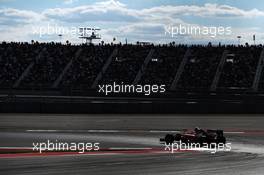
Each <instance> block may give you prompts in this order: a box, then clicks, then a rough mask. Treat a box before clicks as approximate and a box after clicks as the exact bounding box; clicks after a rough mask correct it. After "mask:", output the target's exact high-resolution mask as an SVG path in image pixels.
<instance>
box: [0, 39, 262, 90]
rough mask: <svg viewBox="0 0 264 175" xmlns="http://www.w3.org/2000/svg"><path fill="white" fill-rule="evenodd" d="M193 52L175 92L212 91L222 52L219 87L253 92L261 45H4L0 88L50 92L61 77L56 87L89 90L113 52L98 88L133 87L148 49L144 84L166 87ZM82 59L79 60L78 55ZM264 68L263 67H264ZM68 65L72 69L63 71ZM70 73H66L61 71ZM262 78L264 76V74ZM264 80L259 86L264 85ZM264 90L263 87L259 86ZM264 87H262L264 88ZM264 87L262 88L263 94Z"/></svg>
mask: <svg viewBox="0 0 264 175" xmlns="http://www.w3.org/2000/svg"><path fill="white" fill-rule="evenodd" d="M188 48H189V50H190V55H189V56H188V58H187V62H186V64H185V66H184V70H183V72H182V74H181V77H180V79H179V81H178V83H177V89H187V90H188V89H200V88H201V89H209V88H210V85H211V84H212V82H213V79H214V77H215V75H216V70H217V68H218V66H219V63H220V60H221V58H222V55H223V53H224V51H225V50H226V51H227V57H226V59H225V62H224V64H223V67H222V69H221V74H220V79H219V82H218V87H221V88H222V87H224V88H230V87H238V88H250V87H251V86H252V83H253V80H254V76H255V74H256V70H257V65H258V62H259V58H260V54H261V52H262V50H263V47H262V46H249V45H245V46H232V45H231V46H220V45H219V46H212V45H208V46H201V45H193V46H186V45H175V44H174V45H158V46H154V45H140V44H137V45H129V44H125V45H108V44H100V45H76V46H75V45H71V44H69V43H67V44H65V45H63V44H60V43H38V42H32V43H30V44H29V43H12V42H11V43H6V42H2V43H0V70H1V72H0V88H2V89H3V88H13V87H14V84H16V82H17V81H18V79H19V78H21V76H22V75H23V72H25V70H27V68H29V66H30V65H31V66H32V67H31V68H30V69H28V70H29V71H28V72H27V73H26V74H25V75H24V77H22V78H21V82H20V83H19V86H18V87H16V88H24V89H27V88H28V89H46V88H51V87H52V85H53V84H54V82H55V81H56V80H58V77H60V75H63V76H61V81H60V83H59V84H58V88H64V87H70V88H74V89H89V88H91V85H92V83H93V82H94V80H95V78H96V77H97V75H98V74H99V73H100V71H102V67H103V66H104V65H105V63H106V60H107V59H108V58H111V57H109V56H110V55H111V54H112V53H113V50H114V49H116V50H117V54H116V55H114V56H113V57H112V60H110V61H111V63H110V65H109V66H108V67H107V69H106V71H105V72H104V74H103V76H102V79H101V80H100V82H99V84H110V83H113V82H116V83H121V82H123V83H124V84H132V83H133V81H134V80H135V77H136V75H137V73H138V72H139V70H140V69H141V68H142V64H143V63H144V60H145V59H146V57H147V55H148V54H149V53H150V50H151V49H153V50H154V52H153V55H152V57H151V59H150V61H149V63H148V64H147V65H146V67H145V69H144V71H143V74H142V77H141V79H140V80H139V83H140V84H160V85H161V84H165V85H166V87H167V88H168V87H169V86H170V85H171V83H172V81H173V80H174V78H175V75H176V73H177V71H178V68H179V65H180V64H181V62H182V60H183V58H184V55H185V53H186V51H187V49H188ZM79 50H81V51H80V54H79V55H77V53H78V51H79ZM263 64H264V63H263ZM67 65H69V66H68V69H65V68H66V67H67ZM64 69H65V70H66V71H65V72H64V71H63V70H64ZM262 74H263V73H262ZM263 79H264V78H263V75H262V78H261V80H262V81H261V82H262V83H261V85H263V84H264V83H263V82H264V81H263ZM261 87H262V86H261ZM263 87H264V86H263ZM263 87H262V89H263Z"/></svg>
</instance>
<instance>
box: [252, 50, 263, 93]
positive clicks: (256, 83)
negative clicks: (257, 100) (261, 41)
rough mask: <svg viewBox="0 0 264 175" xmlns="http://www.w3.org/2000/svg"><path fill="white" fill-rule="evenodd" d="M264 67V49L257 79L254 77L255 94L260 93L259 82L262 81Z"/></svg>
mask: <svg viewBox="0 0 264 175" xmlns="http://www.w3.org/2000/svg"><path fill="white" fill-rule="evenodd" d="M263 66H264V49H262V52H261V54H260V58H259V62H258V67H257V70H256V74H255V77H254V82H253V85H252V90H253V91H254V92H257V91H258V87H259V81H260V78H261V74H262V71H263Z"/></svg>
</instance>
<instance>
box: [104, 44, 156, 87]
mask: <svg viewBox="0 0 264 175" xmlns="http://www.w3.org/2000/svg"><path fill="white" fill-rule="evenodd" d="M151 47H152V46H141V45H123V46H122V45H120V46H118V53H117V55H116V56H114V57H113V58H112V62H111V64H110V66H109V67H108V69H107V71H106V72H105V74H104V75H103V79H102V81H101V84H110V83H113V82H116V83H122V82H123V83H125V84H132V83H133V81H134V79H135V77H136V75H137V73H138V71H139V69H140V67H141V65H142V64H143V62H144V60H145V58H146V57H147V55H148V53H149V51H150V48H151Z"/></svg>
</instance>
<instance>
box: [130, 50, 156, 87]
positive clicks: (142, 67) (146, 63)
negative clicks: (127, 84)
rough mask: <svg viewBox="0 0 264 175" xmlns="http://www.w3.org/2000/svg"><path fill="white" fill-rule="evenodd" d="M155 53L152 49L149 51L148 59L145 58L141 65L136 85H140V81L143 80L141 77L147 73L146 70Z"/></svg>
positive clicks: (135, 81)
mask: <svg viewBox="0 0 264 175" xmlns="http://www.w3.org/2000/svg"><path fill="white" fill-rule="evenodd" d="M153 53H154V49H151V50H150V51H149V53H148V55H147V57H146V58H145V60H144V63H143V64H142V65H141V67H140V69H139V70H138V73H137V75H136V77H135V79H134V81H133V84H134V85H136V84H138V83H139V81H140V80H141V77H142V75H143V73H144V72H145V70H146V68H147V66H148V64H149V61H150V59H151V58H152V55H153Z"/></svg>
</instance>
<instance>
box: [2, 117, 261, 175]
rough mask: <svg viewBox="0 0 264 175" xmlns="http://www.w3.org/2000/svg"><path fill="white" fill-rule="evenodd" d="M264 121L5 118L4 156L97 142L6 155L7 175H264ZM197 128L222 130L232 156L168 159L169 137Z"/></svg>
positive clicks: (179, 155) (203, 153)
mask: <svg viewBox="0 0 264 175" xmlns="http://www.w3.org/2000/svg"><path fill="white" fill-rule="evenodd" d="M263 123H264V118H263V117H262V116H258V115H252V116H250V115H240V116H238V115H225V116H221V115H196V116H194V115H165V116H162V115H51V114H49V115H44V114H1V115H0V138H1V142H0V150H6V149H7V150H20V149H21V150H23V149H32V143H33V142H45V141H46V140H51V141H55V140H58V141H62V142H98V143H100V149H102V150H99V151H96V152H86V153H84V154H79V153H63V152H60V153H56V154H55V153H54V154H53V153H43V154H40V153H9V154H8V153H2V154H0V172H1V174H3V175H9V174H12V175H13V174H27V175H28V174H29V175H33V174H34V175H42V174H63V175H68V174H69V175H73V174H74V175H75V174H76V175H78V174H81V175H84V174H85V175H87V174H89V175H90V174H92V175H93V174H96V175H97V174H113V175H117V174H131V175H135V174H142V175H143V174H144V175H146V174H149V175H153V174H154V175H156V174H157V175H158V174H159V175H160V174H166V175H169V174H171V175H172V174H173V175H175V174H181V175H183V174H188V175H189V174H191V175H192V174H194V175H196V174H201V175H211V174H217V175H221V174H223V175H224V174H227V175H263V174H264V166H263V165H264V127H263ZM196 126H199V127H201V128H206V129H224V131H225V135H226V137H227V142H230V143H231V144H232V149H231V151H230V152H227V151H225V152H217V153H215V154H212V153H210V152H209V151H186V152H177V151H176V152H175V153H169V152H165V151H164V146H163V145H162V144H160V143H159V138H160V137H162V136H164V135H165V134H166V133H167V132H172V133H174V132H175V133H176V132H178V131H179V130H181V129H191V128H194V127H196Z"/></svg>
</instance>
